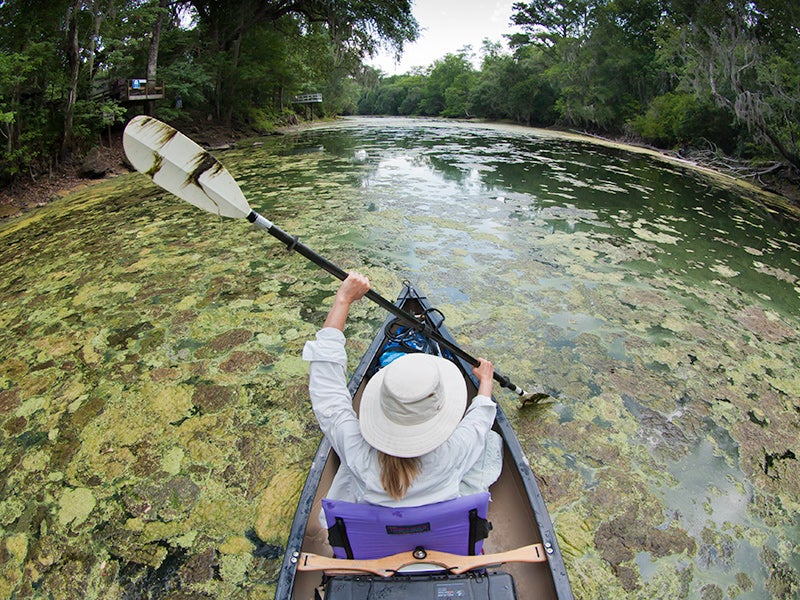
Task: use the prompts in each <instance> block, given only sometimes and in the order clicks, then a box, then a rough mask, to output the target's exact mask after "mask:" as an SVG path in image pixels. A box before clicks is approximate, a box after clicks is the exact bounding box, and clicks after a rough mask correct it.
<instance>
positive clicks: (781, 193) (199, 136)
mask: <svg viewBox="0 0 800 600" xmlns="http://www.w3.org/2000/svg"><path fill="white" fill-rule="evenodd" d="M320 123H321V122H318V121H317V122H299V123H297V124H290V125H285V126H281V127H277V128H276V129H275V130H274V131H273V132H272V133H273V134H274V135H285V134H287V133H292V132H296V131H299V130H302V129H306V128H310V127H314V126H318V125H319V124H320ZM181 130H182V131H183V132H184V133H186V134H187V135H189V137H191V138H192V139H193V140H195V141H196V142H197V143H199V144H200V145H202V146H204V147H206V148H209V149H212V150H214V149H224V148H226V147H229V146H231V145H232V144H235V143H236V141H238V140H240V139H244V138H248V137H255V136H258V135H263V133H260V132H256V131H253V130H249V131H243V130H237V129H232V128H229V127H224V126H219V125H212V126H209V125H205V124H204V125H203V126H202V127H201V126H198V125H187V126H185V127H183V126H181ZM548 131H549V130H548ZM552 131H553V133H554V134H557V135H558V134H567V135H574V134H575V132H566V131H559V130H552ZM577 135H579V136H581V137H585V138H588V139H593V140H600V141H602V142H605V143H611V144H614V145H618V146H619V147H628V148H632V149H638V150H640V151H647V152H651V153H653V154H655V155H660V156H661V157H663V158H665V159H667V160H675V161H679V162H680V163H682V164H685V165H687V166H689V167H694V168H697V169H699V170H702V171H704V172H706V173H710V174H715V173H716V174H719V175H722V176H725V177H729V178H732V179H734V180H736V181H739V182H741V183H743V184H746V185H749V186H752V187H753V188H755V189H757V190H760V191H763V192H766V193H768V194H772V195H774V196H777V197H778V198H780V199H783V201H785V204H784V205H783V206H782V205H781V202H777V203H775V204H776V205H773V206H772V208H774V209H776V210H781V209H785V210H786V211H787V212H788V213H791V214H787V216H789V217H790V218H792V219H794V220H797V219H798V215H800V180H793V179H790V178H788V177H786V176H785V172H786V170H785V169H782V170H781V169H775V170H772V171H770V170H766V171H767V172H764V173H759V174H758V175H757V176H750V177H742V176H741V171H740V169H739V165H735V164H734V163H732V162H731V163H730V167H729V168H726V166H725V163H724V161H723V162H720V161H719V160H712V159H711V158H709V157H708V155H707V154H705V153H701V152H687V153H682V154H679V153H676V152H671V151H667V150H662V149H659V148H654V147H650V146H643V145H640V144H636V143H634V142H631V141H630V140H617V139H608V138H600V137H598V136H594V135H592V134H591V133H586V132H581V133H579V134H577ZM99 154H100V155H101V156H102V163H103V167H99V168H95V170H89V171H87V167H86V164H85V160H74V161H71V162H69V163H67V164H65V165H63V166H62V168H61V169H60V170H59V171H57V172H54V173H52V174H50V175H43V176H40V177H39V178H37V179H36V180H33V181H31V180H29V179H26V180H24V181H21V182H18V183H16V184H14V185H13V186H11V187H10V188H7V189H2V190H0V220H3V219H8V218H14V217H18V216H20V215H22V214H23V213H26V212H30V211H32V210H35V209H36V208H39V207H42V206H45V205H47V204H49V203H50V202H52V201H54V200H57V199H59V198H62V197H64V196H66V195H67V194H69V193H70V192H73V191H75V190H77V189H80V188H81V187H84V186H86V185H90V184H91V183H93V182H95V181H97V180H99V179H107V178H110V177H116V176H117V175H120V174H122V173H126V172H128V171H129V170H130V166H129V165H128V164H127V161H126V159H125V153H124V151H123V149H122V130H121V129H120V130H119V131H116V132H114V133H112V135H111V138H110V140H108V139H106V140H104V141H103V145H102V146H101V147H100V148H99Z"/></svg>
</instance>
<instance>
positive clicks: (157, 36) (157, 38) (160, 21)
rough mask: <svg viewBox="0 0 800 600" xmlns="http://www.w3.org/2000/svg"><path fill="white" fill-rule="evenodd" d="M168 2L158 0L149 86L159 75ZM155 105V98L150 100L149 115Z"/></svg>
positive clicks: (150, 59) (148, 73)
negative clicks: (159, 56) (162, 36)
mask: <svg viewBox="0 0 800 600" xmlns="http://www.w3.org/2000/svg"><path fill="white" fill-rule="evenodd" d="M168 4H169V0H158V15H157V16H156V22H155V23H153V37H151V38H150V48H149V50H148V52H147V85H148V88H149V86H150V82H153V83H155V82H156V77H157V76H158V47H159V45H160V44H161V29H162V28H163V25H164V15H165V14H167V6H168ZM155 106H156V102H155V100H148V101H147V110H146V111H145V112H146V113H147V114H148V115H152V114H153V111H154V110H155Z"/></svg>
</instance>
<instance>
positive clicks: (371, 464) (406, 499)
mask: <svg viewBox="0 0 800 600" xmlns="http://www.w3.org/2000/svg"><path fill="white" fill-rule="evenodd" d="M369 289H370V284H369V279H367V278H366V277H364V276H363V275H361V274H359V273H350V274H349V276H348V277H347V279H345V280H344V281H343V282H342V284H341V285H340V287H339V289H338V290H337V292H336V295H335V297H334V302H333V306H332V307H331V309H330V311H329V313H328V316H327V318H326V320H325V323H324V325H323V327H322V329H321V330H320V331H319V332H318V333H317V336H316V339H315V340H314V341H309V342H307V343H306V345H305V348H304V349H303V359H304V360H307V361H310V363H311V366H310V379H309V393H310V396H311V404H312V407H313V409H314V414H315V416H316V418H317V421H318V422H319V425H320V428H321V429H322V431H323V433H324V434H325V435H326V436H327V437H328V439H329V440H330V442H331V445H332V446H333V449H334V450H335V451H336V453H337V455H338V456H339V458H340V459H341V466H340V468H339V470H338V472H337V474H336V476H335V478H334V481H333V483H332V485H331V488H330V491H329V493H328V497H329V498H331V499H336V500H345V501H348V502H357V503H369V504H378V505H383V506H421V505H425V504H431V503H435V502H441V501H444V500H450V499H453V498H456V497H459V496H465V495H468V494H472V493H475V492H479V491H486V490H487V489H488V487H489V485H491V484H492V483H493V482H494V481H495V480H496V479H497V477H498V476H499V474H500V469H501V464H502V442H501V440H500V438H499V436H498V435H497V434H496V433H494V432H492V431H491V427H492V423H493V422H494V418H495V413H496V408H495V404H494V402H493V401H492V400H491V394H492V384H493V373H494V368H493V366H492V363H491V362H489V361H488V360H485V359H479V365H478V366H477V367H474V368H473V373H474V374H475V376H476V378H477V379H478V382H479V389H478V395H477V396H476V397H475V398H474V399H473V400H472V402H471V404H470V406H469V408H468V409H467V410H466V413H464V409H465V407H466V401H467V390H466V384H465V382H464V378H463V376H462V375H461V373H460V372H459V369H458V368H457V367H456V366H455V365H454V364H453V363H452V362H450V361H449V360H447V359H444V358H441V357H438V356H433V355H430V354H419V353H416V354H406V355H403V356H401V357H400V358H397V359H396V360H394V361H393V362H391V363H390V364H389V365H388V366H386V367H384V368H383V369H381V370H380V371H378V372H377V373H376V374H375V375H374V376H373V378H372V379H371V380H370V381H369V382H368V383H367V386H366V388H365V390H364V393H363V395H362V398H361V405H360V409H359V414H358V415H356V412H355V410H354V409H353V405H352V399H351V397H350V392H349V391H348V389H347V384H346V375H345V371H346V368H347V355H346V352H345V338H344V333H343V332H344V326H345V323H346V321H347V316H348V313H349V311H350V305H351V304H352V303H353V302H355V301H357V300H359V299H360V298H361V297H363V296H364V294H366V293H367V291H368V290H369Z"/></svg>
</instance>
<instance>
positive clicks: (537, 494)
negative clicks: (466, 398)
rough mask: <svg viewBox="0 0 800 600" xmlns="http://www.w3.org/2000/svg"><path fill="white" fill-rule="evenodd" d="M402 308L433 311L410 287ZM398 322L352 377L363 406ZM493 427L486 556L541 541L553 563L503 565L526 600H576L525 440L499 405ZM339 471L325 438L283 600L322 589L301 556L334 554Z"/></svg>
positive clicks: (292, 539) (284, 574)
mask: <svg viewBox="0 0 800 600" xmlns="http://www.w3.org/2000/svg"><path fill="white" fill-rule="evenodd" d="M397 305H398V306H401V307H402V308H404V310H407V311H409V312H412V313H414V314H425V313H426V311H427V310H428V309H430V308H431V306H430V303H429V302H428V300H427V298H425V296H423V295H422V294H420V292H419V291H417V290H416V289H415V288H414V287H413V286H411V285H410V284H406V286H405V287H404V288H403V290H402V291H401V293H400V295H399V296H398V299H397ZM392 320H393V319H392V318H389V319H387V321H386V323H384V325H383V326H382V327H381V329H380V330H379V331H378V333H377V335H376V336H375V339H374V340H373V341H372V343H371V344H370V346H369V348H368V349H367V351H366V352H365V353H364V356H363V358H362V360H361V362H360V363H359V365H358V367H356V370H355V371H354V373H353V375H352V377H351V378H350V382H349V389H350V392H351V394H352V395H353V397H354V403H356V404H357V402H358V399H359V398H360V392H361V389H362V386H363V383H364V382H365V378H366V376H367V374H368V373H369V372H370V371H371V369H372V368H373V366H374V364H375V362H376V360H377V357H378V355H379V354H380V352H381V350H382V349H383V347H384V345H385V340H386V330H387V327H388V326H389V324H390V322H391V321H392ZM439 333H441V334H442V335H443V336H445V337H446V338H448V339H449V340H451V341H453V342H454V343H455V340H454V339H453V338H452V336H451V335H450V333H449V332H448V331H447V329H446V328H445V327H444V326H443V325H442V326H441V327H440V328H439ZM455 362H456V363H457V364H458V366H459V367H460V368H461V370H462V372H463V373H464V377H465V379H466V381H467V387H468V389H469V391H470V398H471V397H472V396H474V395H475V393H476V392H477V385H478V382H477V381H476V380H475V378H474V376H473V375H472V371H471V367H470V365H469V364H467V363H466V362H464V361H463V360H462V359H458V358H456V359H455ZM493 429H494V430H495V431H496V432H497V433H499V434H500V436H501V437H502V439H503V442H504V448H503V455H504V456H503V471H502V474H501V476H500V479H499V480H498V481H497V482H496V483H495V484H493V485H492V487H491V488H490V492H491V494H492V502H491V503H490V507H489V520H490V521H491V523H492V533H491V534H490V536H489V538H488V539H487V540H486V544H485V547H484V551H485V552H487V553H490V552H502V551H506V550H510V549H513V548H517V547H521V546H525V545H528V544H534V543H541V544H542V545H543V546H544V548H545V552H546V553H547V562H545V563H534V564H526V563H513V564H511V563H509V564H506V565H504V566H503V569H502V571H504V572H507V573H510V574H511V575H512V576H513V578H514V581H515V583H516V588H517V590H518V591H519V593H520V594H521V595H520V596H519V597H520V598H528V597H531V598H541V599H545V600H548V599H552V600H569V599H572V598H573V595H572V591H571V588H570V584H569V580H568V578H567V573H566V569H565V567H564V561H563V558H562V556H561V552H560V550H559V547H558V540H557V539H556V534H555V531H554V529H553V525H552V522H551V520H550V516H549V514H548V512H547V507H546V505H545V502H544V498H543V497H542V494H541V491H540V490H539V486H538V484H537V482H536V478H535V477H534V474H533V472H532V471H531V468H530V465H529V463H528V460H527V458H526V456H525V454H524V452H523V450H522V447H521V446H520V443H519V440H518V439H517V436H516V434H515V433H514V431H513V429H512V427H511V424H510V423H509V421H508V418H507V417H506V415H505V413H504V412H503V410H502V408H501V407H500V405H499V404H498V406H497V416H496V418H495V424H494V426H493ZM338 465H339V461H338V457H337V456H336V454H335V453H334V452H333V451H332V449H331V447H330V443H329V442H328V441H327V439H325V438H323V439H322V441H321V442H320V445H319V448H318V449H317V452H316V455H315V457H314V460H313V462H312V464H311V468H310V470H309V473H308V477H307V478H306V482H305V485H304V486H303V490H302V492H301V495H300V500H299V502H298V506H297V511H296V513H295V517H294V521H293V523H292V528H291V531H290V534H289V539H288V540H287V544H286V552H285V555H284V560H283V564H282V567H281V572H280V575H279V578H278V584H277V588H276V593H275V598H276V600H287V599H292V600H310V599H312V598H314V589H315V588H316V587H317V586H318V585H319V584H320V581H321V576H320V574H319V573H316V574H315V573H304V572H298V571H297V560H298V559H299V557H300V553H301V552H314V553H316V554H323V555H328V556H330V555H331V551H330V547H329V546H328V544H327V531H325V530H324V529H323V528H322V527H321V526H320V525H319V523H318V515H319V511H320V508H321V501H322V498H323V497H324V496H325V494H326V492H327V490H328V487H329V486H330V482H331V481H332V479H333V475H334V474H335V473H336V470H337V468H338ZM381 585H391V584H390V583H389V584H384V583H382V584H381ZM384 597H385V598H387V599H388V598H395V597H396V596H393V595H386V596H383V595H382V596H381V598H384ZM398 597H399V598H404V597H405V596H398Z"/></svg>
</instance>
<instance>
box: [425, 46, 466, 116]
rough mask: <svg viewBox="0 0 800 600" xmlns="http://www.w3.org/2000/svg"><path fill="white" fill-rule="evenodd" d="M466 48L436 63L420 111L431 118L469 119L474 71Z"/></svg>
mask: <svg viewBox="0 0 800 600" xmlns="http://www.w3.org/2000/svg"><path fill="white" fill-rule="evenodd" d="M468 52H469V49H468V48H467V49H464V50H462V51H461V52H459V53H457V54H447V55H445V56H444V57H443V58H440V59H439V60H437V61H436V62H434V63H433V67H432V68H431V71H430V73H429V75H428V78H427V81H426V85H425V96H424V98H423V99H422V103H421V105H420V109H421V111H422V114H425V115H430V116H440V115H442V116H449V117H454V116H466V115H468V109H467V100H468V96H469V89H470V87H471V84H472V79H473V77H474V70H473V68H472V65H471V64H470V62H469V60H468V59H467V53H468Z"/></svg>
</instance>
